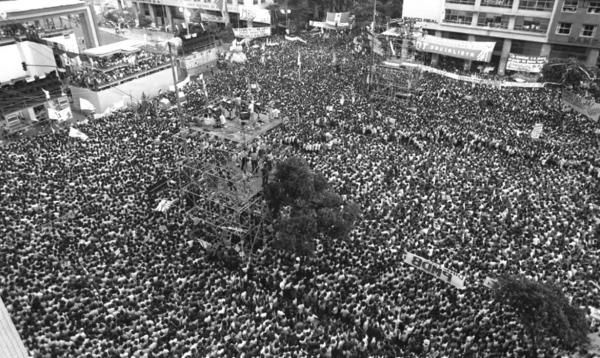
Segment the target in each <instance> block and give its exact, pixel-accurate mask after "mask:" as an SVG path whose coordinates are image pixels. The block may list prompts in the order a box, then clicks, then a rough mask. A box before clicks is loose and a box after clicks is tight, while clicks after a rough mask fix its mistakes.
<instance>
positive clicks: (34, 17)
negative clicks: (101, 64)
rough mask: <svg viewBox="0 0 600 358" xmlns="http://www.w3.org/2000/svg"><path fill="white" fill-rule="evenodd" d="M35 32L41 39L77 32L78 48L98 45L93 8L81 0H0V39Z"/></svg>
mask: <svg viewBox="0 0 600 358" xmlns="http://www.w3.org/2000/svg"><path fill="white" fill-rule="evenodd" d="M32 32H33V33H35V34H36V35H37V36H39V37H41V38H50V37H60V36H63V35H70V34H74V35H75V37H76V39H77V45H78V48H79V50H84V49H86V48H91V47H96V46H99V42H98V30H97V26H96V23H95V21H94V15H93V11H92V9H91V8H90V6H88V5H87V4H86V3H85V2H83V1H81V0H52V1H28V0H9V1H0V42H3V41H4V42H6V41H9V42H10V41H13V40H14V38H15V37H25V36H26V35H28V33H29V34H30V33H32Z"/></svg>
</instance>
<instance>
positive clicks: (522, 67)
mask: <svg viewBox="0 0 600 358" xmlns="http://www.w3.org/2000/svg"><path fill="white" fill-rule="evenodd" d="M546 62H548V57H546V56H521V55H515V54H514V53H511V54H508V61H507V62H506V69H507V70H510V71H519V72H531V73H540V72H542V67H544V64H546Z"/></svg>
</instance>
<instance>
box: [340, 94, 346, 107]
mask: <svg viewBox="0 0 600 358" xmlns="http://www.w3.org/2000/svg"><path fill="white" fill-rule="evenodd" d="M344 102H345V99H344V95H342V98H340V105H342V106H343V105H344Z"/></svg>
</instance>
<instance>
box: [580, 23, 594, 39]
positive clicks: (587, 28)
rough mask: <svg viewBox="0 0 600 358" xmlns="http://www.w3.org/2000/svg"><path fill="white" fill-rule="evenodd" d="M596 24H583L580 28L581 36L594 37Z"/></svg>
mask: <svg viewBox="0 0 600 358" xmlns="http://www.w3.org/2000/svg"><path fill="white" fill-rule="evenodd" d="M596 27H597V26H596V25H585V24H584V25H583V27H582V28H581V36H582V37H594V35H595V34H596Z"/></svg>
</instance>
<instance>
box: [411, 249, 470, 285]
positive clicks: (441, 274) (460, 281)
mask: <svg viewBox="0 0 600 358" xmlns="http://www.w3.org/2000/svg"><path fill="white" fill-rule="evenodd" d="M403 259H404V262H406V263H407V264H409V265H411V266H414V267H416V268H418V269H419V270H421V271H424V272H426V273H428V274H430V275H432V276H434V277H437V278H438V279H440V280H442V281H444V282H446V283H449V284H451V285H452V286H454V287H456V288H458V289H461V290H463V289H464V288H465V279H464V278H463V277H461V276H460V275H458V274H457V273H455V272H453V271H451V270H449V269H447V268H444V267H443V266H441V265H438V264H436V263H435V262H431V261H429V260H427V259H424V258H422V257H420V256H417V255H415V254H411V253H410V252H407V253H405V254H404V256H403Z"/></svg>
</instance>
